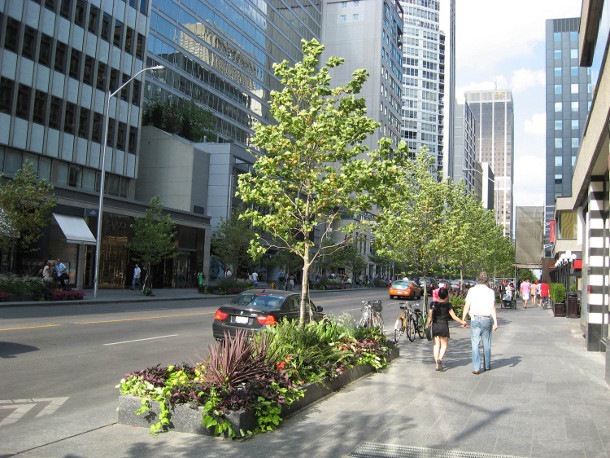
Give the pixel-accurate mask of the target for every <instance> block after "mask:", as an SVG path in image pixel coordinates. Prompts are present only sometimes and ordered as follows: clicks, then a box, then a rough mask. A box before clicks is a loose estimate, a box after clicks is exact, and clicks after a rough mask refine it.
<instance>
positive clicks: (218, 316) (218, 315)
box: [214, 309, 229, 321]
mask: <svg viewBox="0 0 610 458" xmlns="http://www.w3.org/2000/svg"><path fill="white" fill-rule="evenodd" d="M228 316H229V314H228V313H225V312H223V311H222V310H220V309H218V310H216V314H214V319H215V320H221V321H222V320H224V319H226V318H227V317H228Z"/></svg>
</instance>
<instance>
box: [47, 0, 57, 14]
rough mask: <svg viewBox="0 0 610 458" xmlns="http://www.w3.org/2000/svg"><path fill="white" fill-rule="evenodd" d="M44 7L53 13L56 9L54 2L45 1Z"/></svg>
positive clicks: (52, 0) (53, 0) (51, 0)
mask: <svg viewBox="0 0 610 458" xmlns="http://www.w3.org/2000/svg"><path fill="white" fill-rule="evenodd" d="M44 6H45V8H46V9H48V10H50V11H53V12H55V8H56V7H57V3H56V2H55V0H46V1H45V2H44Z"/></svg>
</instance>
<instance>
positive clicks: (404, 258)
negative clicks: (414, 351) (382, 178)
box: [371, 151, 449, 297]
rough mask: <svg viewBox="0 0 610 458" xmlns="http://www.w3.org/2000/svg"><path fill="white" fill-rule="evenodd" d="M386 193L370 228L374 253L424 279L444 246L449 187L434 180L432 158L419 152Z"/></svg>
mask: <svg viewBox="0 0 610 458" xmlns="http://www.w3.org/2000/svg"><path fill="white" fill-rule="evenodd" d="M386 191H388V192H387V193H384V196H383V198H382V199H381V200H380V207H379V212H378V215H377V219H376V220H375V221H374V222H373V224H372V225H371V231H372V233H373V235H374V236H375V247H376V249H377V253H378V254H379V255H380V256H383V257H387V258H389V259H392V260H394V261H396V262H406V263H407V264H409V265H411V266H413V267H414V268H416V269H417V271H418V272H419V274H420V276H421V277H426V276H428V274H429V273H430V272H432V271H433V270H435V269H436V268H437V267H438V265H439V263H440V258H441V257H442V251H443V248H444V246H445V244H446V243H447V239H446V237H445V226H444V220H445V215H446V207H445V206H446V203H447V200H448V196H449V184H448V183H447V182H446V181H441V182H438V181H437V180H436V178H435V174H434V158H433V157H432V156H430V155H429V154H427V153H426V152H425V151H422V152H420V153H418V154H416V156H415V160H414V161H406V162H405V163H404V165H403V170H402V173H401V174H400V175H399V176H397V177H396V182H395V183H394V186H393V187H392V188H388V189H387V190H386ZM424 292H425V293H427V291H426V285H425V284H424ZM424 297H427V296H426V295H424Z"/></svg>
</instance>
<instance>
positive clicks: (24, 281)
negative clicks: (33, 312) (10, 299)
mask: <svg viewBox="0 0 610 458" xmlns="http://www.w3.org/2000/svg"><path fill="white" fill-rule="evenodd" d="M52 290H53V286H52V284H50V283H46V282H44V281H43V280H42V278H39V277H31V276H26V277H19V276H17V275H15V274H12V273H8V274H0V291H2V292H5V293H11V294H31V295H32V298H33V299H34V300H44V299H49V298H50V297H51V291H52Z"/></svg>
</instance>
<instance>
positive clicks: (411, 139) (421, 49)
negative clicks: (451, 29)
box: [400, 0, 446, 177]
mask: <svg viewBox="0 0 610 458" xmlns="http://www.w3.org/2000/svg"><path fill="white" fill-rule="evenodd" d="M400 4H401V5H402V8H403V11H404V40H403V42H404V44H403V57H404V59H403V62H404V67H403V73H404V91H403V98H402V108H403V110H402V121H403V125H402V129H403V130H402V139H403V140H404V141H405V142H406V143H407V145H408V146H409V148H410V149H411V151H412V152H416V151H417V152H419V151H421V149H422V148H426V149H427V151H428V153H429V154H431V155H432V156H434V157H435V158H436V168H437V171H438V174H439V176H440V177H442V176H443V163H444V158H443V118H444V115H443V110H444V104H445V102H444V95H445V35H444V33H443V32H441V31H440V29H439V8H440V1H438V0H401V1H400ZM445 174H446V172H445Z"/></svg>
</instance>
